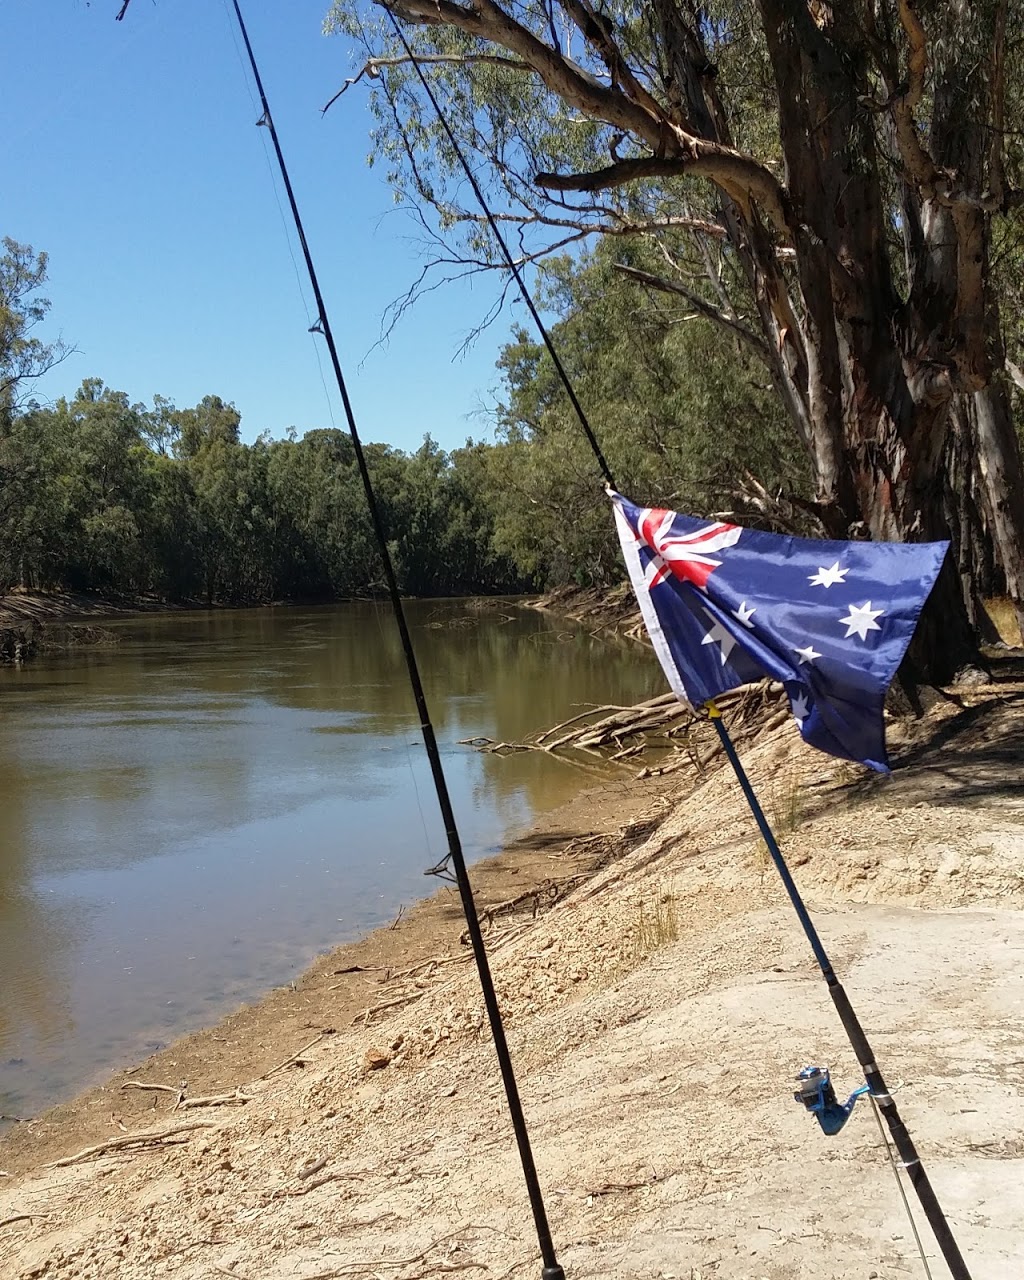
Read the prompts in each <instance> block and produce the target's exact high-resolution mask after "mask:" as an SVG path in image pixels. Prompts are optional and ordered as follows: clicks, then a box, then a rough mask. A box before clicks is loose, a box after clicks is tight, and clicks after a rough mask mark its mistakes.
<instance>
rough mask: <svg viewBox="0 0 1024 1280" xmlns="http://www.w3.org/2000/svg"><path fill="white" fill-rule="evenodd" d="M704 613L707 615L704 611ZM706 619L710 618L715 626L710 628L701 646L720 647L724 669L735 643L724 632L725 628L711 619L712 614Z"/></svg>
mask: <svg viewBox="0 0 1024 1280" xmlns="http://www.w3.org/2000/svg"><path fill="white" fill-rule="evenodd" d="M704 612H705V613H708V611H707V610H706V609H705V610H704ZM708 617H709V618H711V621H712V622H713V623H714V624H715V625H714V626H713V627H712V628H711V630H710V631H709V632H708V633H707V635H706V636H705V637H704V639H703V640H702V641H701V644H719V645H721V646H722V666H723V667H724V666H725V664H726V663H727V662H728V661H729V654H730V653H732V651H733V649H735V648H736V641H735V640H734V639H733V638H732V636H731V635H730V634H729V633H728V631H726V629H725V627H723V626H722V624H721V623H720V622H718V621H717V620H716V619H715V618H714V617H713V615H712V614H710V613H708Z"/></svg>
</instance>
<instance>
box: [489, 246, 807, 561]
mask: <svg viewBox="0 0 1024 1280" xmlns="http://www.w3.org/2000/svg"><path fill="white" fill-rule="evenodd" d="M641 249H642V246H640V245H637V244H633V245H630V246H623V245H619V244H608V243H607V242H606V243H605V244H603V245H602V246H601V247H600V248H599V249H598V251H597V252H596V253H595V254H594V255H592V256H590V257H587V258H585V259H583V260H582V261H580V260H573V259H571V258H562V259H560V260H557V261H555V262H554V263H552V264H551V265H550V267H549V268H547V269H546V271H545V273H544V280H545V282H546V301H547V304H548V306H549V308H550V309H552V310H554V311H555V312H556V313H557V314H559V315H560V316H562V317H563V318H562V319H561V320H560V321H559V322H558V323H557V324H556V325H555V326H554V327H553V330H552V336H553V340H554V343H555V346H556V348H557V350H558V352H559V356H560V358H561V360H562V363H563V365H564V366H565V368H566V370H567V372H568V374H569V376H570V378H571V379H572V381H573V384H574V386H575V388H576V391H577V395H578V396H579V399H580V400H581V402H582V403H583V404H584V405H585V406H586V408H587V415H588V418H589V420H590V423H591V425H592V427H593V428H594V430H595V432H596V434H597V436H598V438H599V440H600V441H601V444H602V449H603V451H604V453H605V456H606V458H607V460H608V463H609V466H610V468H611V471H612V474H613V476H614V477H615V481H616V483H617V484H618V486H619V487H620V489H621V490H622V491H623V492H624V493H626V494H628V495H629V496H630V497H634V498H636V499H637V500H638V501H643V502H649V503H650V504H652V505H655V506H668V507H673V508H678V509H682V510H686V511H692V512H696V513H710V512H713V511H714V512H719V511H722V510H735V509H737V507H738V508H739V510H740V511H742V510H743V507H744V493H743V485H744V477H745V476H746V475H748V474H752V475H753V476H755V477H756V480H757V482H758V483H759V484H760V485H762V486H764V487H766V488H768V489H769V490H775V489H778V488H781V487H785V488H787V489H796V490H798V491H799V490H800V489H801V488H802V487H803V486H805V485H806V464H805V462H804V458H803V454H802V451H801V450H800V448H799V446H798V444H797V443H796V442H795V441H794V439H793V437H792V433H791V431H790V430H789V429H788V424H787V421H786V418H785V415H784V413H783V411H782V408H781V406H780V404H779V402H778V399H777V397H776V395H775V392H774V388H773V387H772V386H771V384H770V382H769V381H768V379H767V377H766V375H765V372H764V368H763V365H762V364H761V363H760V362H759V361H757V360H755V359H754V358H752V357H751V356H749V355H748V354H747V353H746V351H745V349H744V348H743V347H742V345H740V344H739V343H738V342H737V341H730V340H729V339H728V338H725V337H723V335H722V333H721V331H720V330H719V329H718V328H717V327H715V326H713V325H712V324H711V323H710V322H708V321H706V320H704V319H702V318H700V317H699V316H695V315H694V314H693V312H692V311H690V310H688V309H687V308H686V307H685V306H675V305H673V303H672V302H669V303H659V302H657V301H654V302H645V301H644V299H643V297H642V295H641V294H640V291H639V290H638V289H637V288H636V286H635V285H634V284H633V283H632V282H630V281H629V280H627V279H626V278H625V277H623V275H622V274H621V273H620V272H619V271H617V270H616V269H615V263H616V262H617V261H623V262H627V263H629V264H630V265H634V266H643V265H644V263H643V260H642V259H641V257H640V251H641ZM500 368H501V370H502V373H503V375H504V379H505V388H506V398H505V403H504V405H503V406H502V409H501V427H500V431H501V436H502V439H503V443H502V444H501V445H499V447H497V448H496V449H495V450H494V451H493V453H492V456H491V458H490V471H491V477H492V485H491V491H490V502H491V504H492V506H493V509H494V512H495V522H496V528H495V547H496V549H497V550H499V551H502V552H504V553H505V554H506V555H508V556H510V557H511V558H512V559H513V560H514V562H515V564H516V565H517V567H518V568H519V570H520V572H521V573H523V574H524V575H526V576H529V577H530V578H532V579H533V580H535V581H537V582H541V583H544V584H555V583H557V584H561V583H567V582H575V583H576V584H578V585H581V586H582V585H607V584H608V583H610V582H613V581H616V580H618V579H619V578H621V576H622V569H621V564H620V555H619V551H618V546H617V541H616V538H615V535H614V531H613V528H612V525H611V522H610V521H609V519H608V513H607V509H606V505H605V502H604V498H603V495H602V492H601V488H602V481H601V477H600V474H599V472H598V470H597V467H596V464H595V462H594V459H593V456H592V454H591V452H590V449H589V446H588V444H587V442H586V439H585V437H584V435H583V432H582V430H581V428H580V425H579V422H578V421H577V419H576V417H575V414H574V413H573V411H572V409H571V407H570V405H569V403H568V400H567V398H566V396H565V393H564V391H563V389H562V386H561V383H560V382H559V380H558V378H557V375H556V372H555V369H554V366H553V364H552V362H551V359H550V357H549V356H548V354H547V352H546V351H545V350H544V348H543V347H542V346H540V345H539V344H538V343H536V342H534V341H532V340H531V338H530V337H529V335H528V334H527V333H526V332H525V331H519V332H518V333H517V334H516V335H515V338H514V341H513V342H511V343H510V344H508V345H507V346H506V347H505V348H504V351H503V354H502V358H501V361H500ZM747 515H748V519H749V518H750V513H747ZM755 519H756V516H755Z"/></svg>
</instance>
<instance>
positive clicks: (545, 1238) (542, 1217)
mask: <svg viewBox="0 0 1024 1280" xmlns="http://www.w3.org/2000/svg"><path fill="white" fill-rule="evenodd" d="M231 2H232V5H233V6H234V10H235V17H236V18H237V20H238V29H239V31H240V32H241V34H242V40H243V42H244V44H245V51H246V53H247V54H248V56H249V66H250V67H251V68H252V75H253V79H254V80H255V82H256V89H257V91H258V92H259V96H260V105H261V107H262V110H263V115H262V116H261V117H260V119H259V120H258V121H257V124H258V125H260V126H262V127H263V128H265V129H266V130H267V131H268V132H269V134H270V138H271V141H272V142H273V144H274V154H275V155H276V157H277V165H278V168H279V169H280V171H281V180H282V182H283V183H284V189H285V192H286V194H287V196H288V205H289V207H290V209H291V214H292V220H293V221H294V223H295V231H296V233H297V235H298V237H299V243H300V245H301V246H302V256H303V258H304V259H305V263H306V271H307V273H308V274H309V282H310V284H311V286H312V288H313V297H314V298H315V300H316V308H317V319H316V323H315V324H314V325H313V331H314V332H316V333H319V334H321V335H322V336H323V339H324V341H325V342H326V344H327V350H328V352H329V353H330V357H331V367H332V368H333V370H334V377H335V381H336V382H337V384H338V392H339V394H340V395H341V400H342V404H343V405H344V407H345V419H346V421H347V423H348V430H349V434H350V436H351V437H352V446H353V449H354V450H355V455H356V464H357V466H358V468H359V475H360V478H361V479H362V482H363V490H364V492H365V494H366V505H367V507H368V509H369V512H370V520H371V522H372V524H373V532H374V536H375V537H376V539H377V545H378V548H379V550H380V556H381V560H382V562H383V565H384V577H385V580H386V581H387V585H388V595H389V597H390V599H391V608H392V610H393V611H394V615H395V622H396V623H397V624H398V632H399V635H400V637H401V640H402V652H403V654H404V655H405V665H406V668H407V670H408V673H409V683H410V684H411V685H412V692H413V698H414V700H415V702H416V710H417V713H418V714H419V718H420V732H421V733H422V735H423V745H424V746H425V747H426V750H427V759H428V760H429V761H430V772H431V774H432V776H433V779H434V788H435V790H436V792H437V801H438V805H439V806H440V809H441V817H442V819H443V821H444V829H445V835H446V836H447V839H448V858H449V859H450V861H451V865H452V868H453V869H454V872H455V878H456V881H457V883H458V888H459V896H460V897H461V899H462V910H463V912H464V913H465V916H466V926H467V928H468V931H469V937H470V942H471V944H472V947H473V958H474V959H475V960H476V967H477V973H478V975H479V978H480V987H481V990H482V992H483V997H484V1004H485V1006H486V1008H487V1018H488V1021H489V1023H490V1027H491V1034H492V1035H493V1037H494V1049H495V1052H496V1053H497V1056H498V1064H499V1066H500V1068H501V1078H502V1081H503V1083H504V1085H505V1097H506V1099H507V1101H508V1109H509V1114H510V1116H511V1119H512V1128H513V1129H514V1130H515V1136H516V1144H517V1145H518V1147H519V1159H520V1161H521V1163H522V1166H523V1178H524V1180H525V1182H526V1190H527V1194H528V1195H529V1198H530V1208H531V1209H532V1210H533V1220H534V1226H535V1228H536V1232H537V1242H538V1244H539V1245H540V1255H541V1260H542V1262H543V1271H542V1277H543V1280H564V1277H565V1273H564V1271H563V1270H562V1268H561V1266H560V1265H559V1263H558V1259H557V1257H556V1256H555V1247H554V1244H553V1242H552V1239H551V1231H550V1228H549V1226H548V1219H547V1213H546V1211H545V1208H544V1198H543V1195H542V1194H541V1188H540V1180H539V1178H538V1177H537V1168H536V1165H535V1164H534V1160H533V1151H532V1149H531V1146H530V1136H529V1133H528V1131H527V1128H526V1119H525V1116H524V1115H523V1107H522V1102H521V1101H520V1098H519V1089H518V1086H517V1085H516V1078H515V1072H514V1071H513V1068H512V1058H511V1055H510V1054H509V1049H508V1041H507V1039H506V1037H505V1027H504V1023H503V1022H502V1017H501V1009H500V1008H499V1006H498V997H497V993H496V992H495V990H494V981H493V979H492V977H491V968H490V964H489V963H488V960H487V949H486V947H485V946H484V939H483V934H482V933H481V931H480V921H479V918H478V916H477V911H476V903H475V902H474V900H473V888H472V885H471V884H470V880H469V871H468V869H467V867H466V859H465V856H464V854H463V852H462V841H461V839H460V838H459V831H458V827H457V825H456V822H455V813H454V811H453V809H452V803H451V798H450V796H449V794H448V784H447V781H446V780H445V775H444V768H443V766H442V764H441V753H440V752H439V751H438V748H437V739H436V737H435V736H434V726H433V724H432V722H431V719H430V711H429V709H428V707H427V699H426V695H425V694H424V692H423V682H422V681H421V680H420V673H419V667H418V665H417V662H416V654H415V652H414V650H413V644H412V637H411V636H410V634H409V627H408V623H407V622H406V617H405V609H404V607H403V605H402V597H401V593H400V592H399V589H398V579H397V578H396V576H395V570H394V565H393V564H392V561H391V555H390V553H389V551H388V544H387V537H386V535H385V532H384V525H383V522H382V520H381V516H380V508H379V507H378V505H377V497H376V494H375V493H374V489H373V483H372V481H371V480H370V473H369V470H368V469H367V465H366V458H365V455H364V454H363V446H362V442H361V441H360V438H359V431H358V429H357V427H356V420H355V414H354V412H353V410H352V403H351V401H350V399H349V394H348V387H347V385H346V382H345V375H344V374H343V373H342V369H341V361H340V359H339V358H338V349H337V346H336V345H335V342H334V333H333V332H332V330H331V322H330V319H329V318H328V315H327V307H326V306H325V304H324V299H323V294H322V293H321V292H320V281H319V279H318V277H317V273H316V267H315V266H314V265H313V257H312V254H311V253H310V249H309V243H308V241H307V240H306V232H305V229H304V228H303V225H302V218H301V217H300V215H299V207H298V204H297V203H296V201H295V193H294V191H293V190H292V184H291V179H290V178H289V176H288V166H287V165H286V164H285V159H284V152H283V151H282V150H281V143H280V140H279V138H278V136H277V130H276V128H275V127H274V118H273V116H272V115H271V113H270V103H269V102H268V100H267V95H266V92H265V91H264V88H263V80H262V77H261V76H260V71H259V67H258V65H257V63H256V56H255V54H254V53H253V49H252V45H251V43H250V42H249V33H248V31H247V30H246V26H245V21H244V19H243V18H242V10H241V9H240V8H239V4H238V0H231Z"/></svg>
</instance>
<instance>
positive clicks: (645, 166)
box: [533, 156, 682, 191]
mask: <svg viewBox="0 0 1024 1280" xmlns="http://www.w3.org/2000/svg"><path fill="white" fill-rule="evenodd" d="M681 172H682V164H681V162H680V161H679V160H677V159H672V160H663V159H659V158H658V157H657V156H641V157H638V158H637V159H635V160H619V161H618V162H617V163H616V164H610V165H607V166H606V167H605V168H604V169H595V170H594V171H593V172H592V173H538V174H535V175H534V179H533V181H534V183H535V185H536V186H538V187H541V188H542V189H543V190H545V191H609V190H611V188H612V187H621V186H622V185H623V184H624V183H627V182H635V181H636V180H637V179H638V178H670V177H673V176H679V175H680V174H681Z"/></svg>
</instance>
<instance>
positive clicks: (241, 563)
mask: <svg viewBox="0 0 1024 1280" xmlns="http://www.w3.org/2000/svg"><path fill="white" fill-rule="evenodd" d="M4 248H5V253H4V255H3V257H2V258H0V592H3V591H7V590H10V588H11V587H14V586H23V587H26V588H29V589H35V590H46V589H55V588H67V589H72V590H95V591H101V592H103V591H105V592H115V593H126V594H130V595H131V594H143V593H153V594H156V595H158V596H160V597H162V598H164V599H167V600H168V601H175V602H187V601H193V602H197V603H208V604H214V603H224V604H259V603H264V602H267V601H271V600H289V599H292V600H337V599H348V598H352V597H358V596H365V595H372V594H375V593H377V592H379V591H381V590H382V588H383V579H382V573H381V567H380V560H379V556H378V554H377V550H376V547H375V545H374V541H373V534H372V529H371V527H370V522H369V518H368V515H367V512H366V503H365V498H364V495H363V489H362V484H361V482H360V478H359V475H358V472H357V469H356V465H355V457H354V451H353V448H352V444H351V441H350V439H349V437H348V435H347V434H346V433H343V432H341V431H338V430H336V429H325V430H314V431H309V432H307V433H306V434H305V435H303V436H302V437H301V438H299V437H298V436H297V435H296V433H294V432H290V433H289V435H288V437H287V438H285V439H278V440H275V439H271V438H270V436H269V435H267V434H264V435H262V436H260V437H259V438H258V439H257V440H256V441H255V442H254V443H252V444H246V443H244V442H243V441H242V440H241V438H240V425H241V421H240V415H239V413H238V411H237V410H236V409H235V407H234V406H233V405H232V404H231V403H230V402H227V401H225V400H224V399H222V398H221V397H219V396H216V395H209V396H206V397H204V398H203V400H202V401H201V402H200V403H199V404H198V405H195V406H194V407H189V408H178V407H176V406H175V405H174V404H172V403H171V402H170V401H168V400H166V399H164V398H162V397H160V396H156V397H154V400H153V402H152V404H150V405H145V404H133V403H132V402H131V401H130V400H129V397H128V396H127V395H126V394H125V393H124V392H121V391H116V390H113V389H111V388H110V387H109V386H107V385H105V384H104V382H103V381H102V380H100V379H98V378H91V379H87V380H86V381H85V382H83V383H82V385H81V387H80V388H79V389H78V390H77V391H76V392H75V393H74V394H73V395H72V396H69V397H67V398H62V399H59V400H58V401H57V402H56V403H55V404H53V405H40V404H38V403H36V402H35V401H34V400H33V399H32V398H31V396H32V385H33V382H34V379H35V378H36V377H37V376H38V374H39V373H41V372H43V371H45V370H47V369H49V368H50V367H52V365H53V363H54V362H55V361H57V360H59V358H60V355H61V354H62V353H61V351H60V350H59V349H58V348H57V347H55V346H53V345H47V344H45V343H43V342H41V341H40V340H39V339H38V338H36V337H34V336H33V334H32V330H33V328H34V326H35V325H36V324H37V323H38V322H39V321H40V320H41V319H42V318H43V316H44V315H45V314H46V311H47V308H48V305H49V304H48V303H47V301H46V300H45V299H42V298H41V297H40V295H39V289H40V287H41V286H42V285H43V283H44V282H45V276H46V257H45V254H36V253H35V251H33V250H32V249H31V248H30V247H29V246H27V245H20V244H17V243H16V242H14V241H12V240H6V241H5V242H4ZM547 281H548V291H549V298H548V302H549V306H550V307H551V309H552V310H553V311H555V312H557V313H558V314H561V315H562V316H563V317H564V318H563V319H562V320H561V321H560V322H559V323H558V324H557V325H556V328H555V335H556V340H557V341H558V342H559V344H560V346H561V349H562V352H563V360H564V362H565V363H566V364H567V366H569V368H570V370H571V371H572V373H573V376H574V378H576V379H578V385H579V387H580V390H581V393H582V394H583V395H584V396H585V397H586V400H587V403H588V404H589V405H591V413H592V419H593V422H594V425H595V427H596V428H597V430H598V431H599V432H600V433H601V436H602V442H603V445H604V448H605V451H606V453H607V456H608V458H609V461H610V462H611V464H612V466H613V468H614V471H615V474H616V478H617V480H618V483H619V484H620V486H621V487H622V488H623V490H624V491H625V492H627V493H630V494H636V495H638V496H641V497H642V496H644V495H648V494H655V493H657V494H661V495H671V496H672V498H673V499H674V500H675V504H676V505H678V506H679V507H682V508H689V509H692V510H696V511H702V510H709V509H720V508H722V507H723V506H726V507H728V506H730V505H733V504H734V503H735V500H736V497H737V494H738V493H739V491H740V490H742V489H743V488H744V486H747V491H748V494H749V496H750V497H751V498H752V499H755V500H756V493H757V492H758V491H759V490H760V488H761V486H763V485H765V484H767V485H768V486H769V487H772V488H778V487H779V486H781V485H786V486H799V484H800V482H801V478H802V473H803V470H804V464H803V462H802V459H801V457H800V454H799V451H798V450H796V449H795V448H793V447H792V445H791V444H790V443H789V436H788V434H787V432H786V431H785V428H784V423H783V421H782V416H781V414H780V412H779V409H778V408H777V406H776V404H775V398H774V394H773V390H772V388H771V386H770V384H767V383H766V380H765V379H764V378H763V376H761V374H760V371H759V370H758V369H757V368H756V366H755V365H753V364H752V363H751V362H750V361H749V359H747V358H746V357H745V355H744V353H743V351H742V349H741V348H740V347H739V346H738V345H736V346H731V345H730V344H728V343H722V341H721V338H720V336H719V335H718V334H717V333H716V332H715V331H714V330H713V329H712V327H711V326H710V325H709V324H707V323H706V322H704V321H702V320H700V319H697V320H695V321H693V322H692V323H686V324H680V323H679V322H678V318H677V316H676V315H675V314H674V313H673V312H671V311H669V310H666V309H660V308H658V307H657V306H654V307H650V308H646V309H644V310H643V311H642V312H638V311H637V308H636V298H635V294H634V293H633V292H632V291H631V290H630V288H629V286H628V284H626V283H625V282H623V280H622V278H621V276H620V275H619V274H618V273H616V272H614V271H612V270H611V268H610V263H609V261H607V260H606V258H603V257H602V256H601V255H596V256H595V257H593V258H592V259H590V260H588V261H587V262H586V263H581V262H580V261H579V260H576V261H571V260H569V259H565V260H562V261H560V262H557V263H555V264H553V265H552V266H551V268H550V269H549V270H548V272H547ZM499 368H500V372H501V376H502V378H503V381H504V392H505V394H504V397H503V404H502V406H501V408H500V410H499V420H498V423H497V432H496V434H497V440H496V442H495V443H493V444H488V443H481V442H473V441H468V442H467V443H466V445H465V447H463V448H461V449H456V450H453V451H451V452H446V451H445V450H443V449H441V448H440V447H439V446H438V445H437V444H436V443H435V442H434V441H433V440H431V439H430V438H429V437H427V438H426V439H425V440H424V442H423V444H422V446H421V447H420V448H419V449H418V450H416V452H414V453H411V454H408V453H404V452H402V451H400V450H397V449H394V448H391V447H390V446H388V445H385V444H370V445H368V446H367V447H366V454H367V459H368V462H369V466H370V470H371V474H372V478H373V480H374V486H375V489H376V491H377V495H378V500H379V502H380V505H381V509H382V515H383V519H384V525H385V528H386V530H387V533H388V537H389V543H390V550H391V553H392V555H393V558H394V561H395V565H396V569H397V572H398V575H399V580H400V584H401V586H402V588H403V590H404V591H406V592H408V593H409V594H412V595H458V594H488V593H510V592H517V591H528V590H543V589H545V588H548V587H552V586H559V585H563V584H567V583H574V584H577V585H581V586H607V585H609V584H611V583H613V582H615V581H617V580H619V579H620V578H621V577H622V574H623V570H622V568H621V565H620V563H619V556H618V551H617V543H616V539H615V535H614V530H613V524H612V519H611V514H610V509H609V507H608V504H607V502H606V500H605V498H604V496H603V494H602V492H601V488H600V484H599V482H598V480H597V478H596V476H595V471H594V467H593V461H592V458H591V457H590V455H589V453H588V451H587V445H586V442H585V440H584V439H583V436H582V433H581V432H580V431H579V428H578V425H577V424H576V423H575V422H574V421H573V420H572V419H571V417H569V416H568V415H567V414H566V412H565V401H564V396H563V393H562V391H561V388H560V386H559V384H558V383H557V381H556V380H555V378H554V375H553V370H552V367H551V364H550V361H549V359H548V358H547V356H546V354H545V353H544V352H543V349H542V348H540V347H539V346H538V345H537V344H536V343H535V342H533V341H532V340H531V339H530V338H529V336H528V335H527V334H526V333H525V332H518V331H517V332H516V333H515V334H514V335H513V339H512V341H511V342H510V343H509V344H508V345H507V346H506V347H505V348H504V351H503V353H502V356H501V360H500V362H499ZM755 476H756V477H757V478H756V479H755ZM744 477H746V479H745V478H744ZM737 486H739V487H737ZM750 486H753V487H750ZM741 496H742V495H741Z"/></svg>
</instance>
